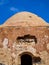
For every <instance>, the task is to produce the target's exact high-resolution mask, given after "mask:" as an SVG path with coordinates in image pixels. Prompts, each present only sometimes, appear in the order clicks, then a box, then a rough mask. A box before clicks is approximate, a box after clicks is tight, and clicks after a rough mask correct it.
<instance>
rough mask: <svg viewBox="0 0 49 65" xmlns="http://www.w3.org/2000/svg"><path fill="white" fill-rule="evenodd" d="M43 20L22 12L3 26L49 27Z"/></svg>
mask: <svg viewBox="0 0 49 65" xmlns="http://www.w3.org/2000/svg"><path fill="white" fill-rule="evenodd" d="M48 25H49V24H48V23H47V22H45V21H44V20H43V19H42V18H40V17H38V16H37V15H35V14H32V13H30V12H20V13H17V14H15V15H14V16H12V17H11V18H9V19H8V20H7V21H6V22H5V23H4V24H3V25H2V26H48Z"/></svg>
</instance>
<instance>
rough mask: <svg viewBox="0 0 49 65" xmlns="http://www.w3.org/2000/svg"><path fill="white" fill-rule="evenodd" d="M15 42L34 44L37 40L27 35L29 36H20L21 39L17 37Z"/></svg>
mask: <svg viewBox="0 0 49 65" xmlns="http://www.w3.org/2000/svg"><path fill="white" fill-rule="evenodd" d="M17 40H18V41H19V42H35V43H37V38H36V37H35V36H32V35H29V34H28V35H24V36H21V37H17Z"/></svg>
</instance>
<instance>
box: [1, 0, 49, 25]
mask: <svg viewBox="0 0 49 65" xmlns="http://www.w3.org/2000/svg"><path fill="white" fill-rule="evenodd" d="M21 11H28V12H32V13H35V14H36V15H38V16H40V17H42V18H43V19H44V20H45V21H46V22H48V23H49V0H0V24H3V23H4V22H5V21H6V20H7V19H8V18H10V17H11V16H12V15H14V14H16V13H17V12H21Z"/></svg>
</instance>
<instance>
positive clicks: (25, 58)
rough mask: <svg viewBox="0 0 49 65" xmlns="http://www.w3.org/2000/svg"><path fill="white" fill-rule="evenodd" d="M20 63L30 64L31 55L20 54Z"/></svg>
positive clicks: (23, 64) (22, 64)
mask: <svg viewBox="0 0 49 65" xmlns="http://www.w3.org/2000/svg"><path fill="white" fill-rule="evenodd" d="M21 65H32V57H31V56H30V55H28V54H24V55H22V56H21Z"/></svg>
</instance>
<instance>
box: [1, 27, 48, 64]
mask: <svg viewBox="0 0 49 65" xmlns="http://www.w3.org/2000/svg"><path fill="white" fill-rule="evenodd" d="M28 34H29V35H31V36H35V37H36V38H37V43H36V42H35V41H34V42H24V41H21V42H20V41H18V40H17V38H18V37H22V36H24V35H28ZM24 52H25V53H27V54H30V55H31V56H32V57H33V56H35V57H40V58H41V62H40V63H36V65H49V27H13V26H11V27H4V28H3V27H0V63H3V64H5V65H19V64H20V65H21V54H23V53H24ZM33 65H35V63H34V64H33Z"/></svg>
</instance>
